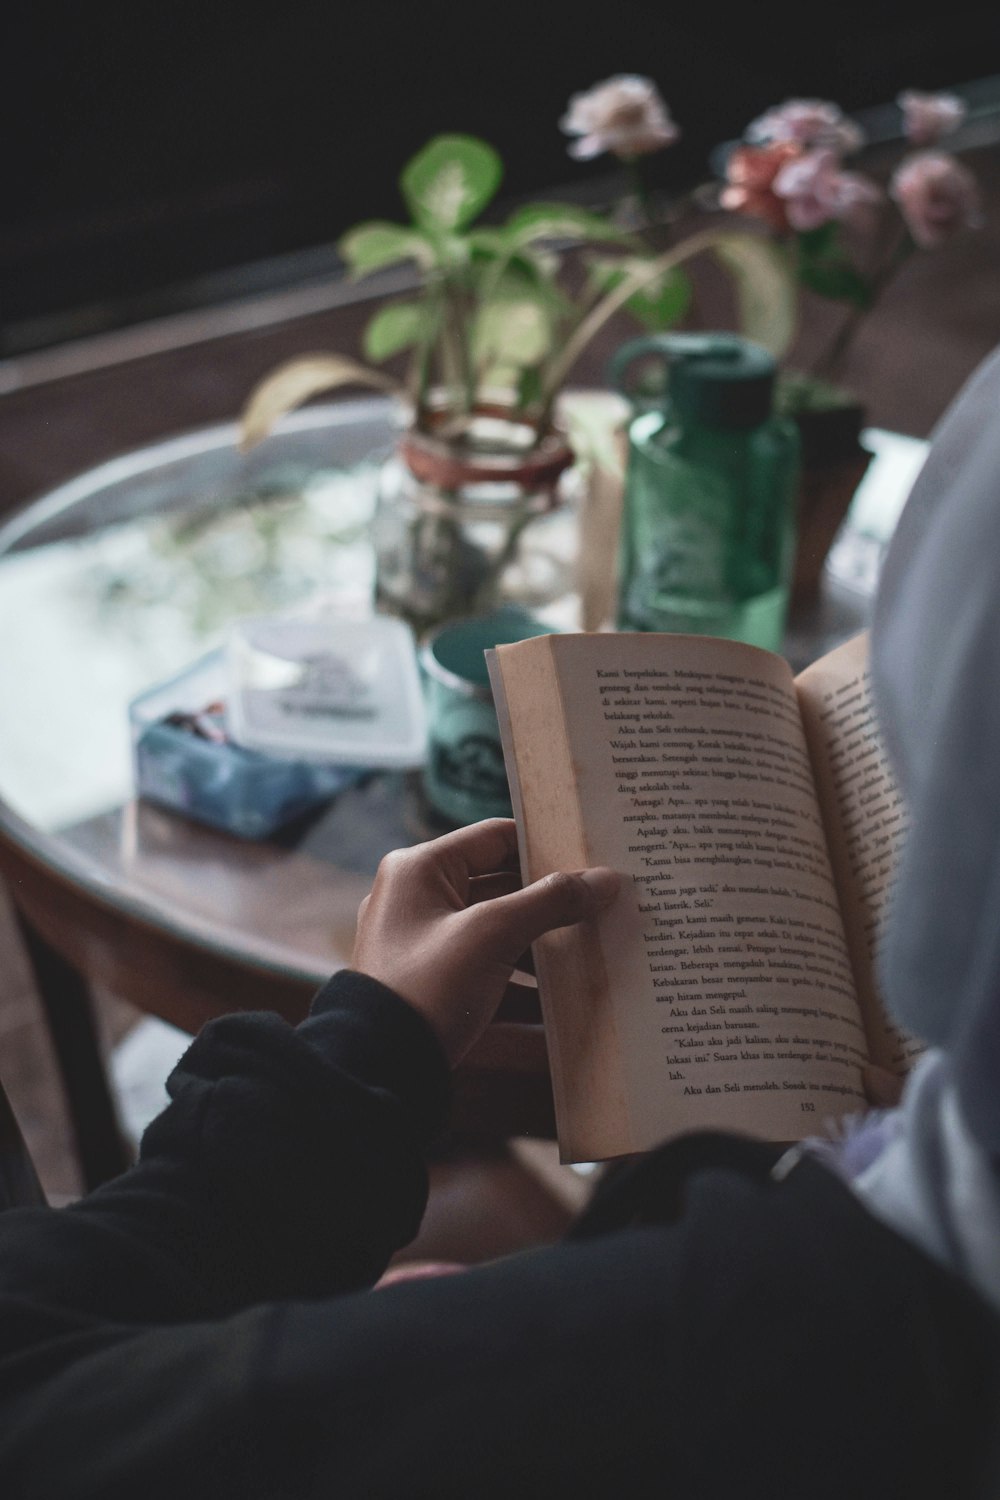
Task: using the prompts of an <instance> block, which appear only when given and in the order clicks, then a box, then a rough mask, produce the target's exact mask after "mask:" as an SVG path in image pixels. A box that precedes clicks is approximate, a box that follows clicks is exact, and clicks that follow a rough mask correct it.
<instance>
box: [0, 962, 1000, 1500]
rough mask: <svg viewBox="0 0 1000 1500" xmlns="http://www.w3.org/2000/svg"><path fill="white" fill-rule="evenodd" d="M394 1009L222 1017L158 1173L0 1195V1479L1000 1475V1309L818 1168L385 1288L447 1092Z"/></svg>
mask: <svg viewBox="0 0 1000 1500" xmlns="http://www.w3.org/2000/svg"><path fill="white" fill-rule="evenodd" d="M345 986H346V988H345ZM404 1011H405V1007H402V1003H401V1002H400V1001H398V1000H397V999H396V998H395V997H393V996H391V995H389V994H387V993H386V992H380V991H378V990H377V988H372V986H371V985H370V984H367V983H365V982H363V981H360V980H356V981H352V980H344V981H341V982H340V983H339V984H338V985H335V986H334V988H333V990H332V991H328V992H327V994H326V996H325V998H324V1000H323V1001H322V1002H321V1003H320V1006H319V1008H318V1012H317V1014H316V1016H315V1017H314V1019H313V1020H311V1021H309V1022H308V1023H306V1025H305V1026H303V1027H301V1028H299V1030H298V1032H297V1033H294V1034H292V1033H290V1032H289V1031H287V1029H285V1028H282V1027H281V1026H280V1024H278V1023H274V1022H272V1021H268V1020H255V1019H250V1018H246V1019H241V1020H240V1021H235V1020H234V1021H232V1022H229V1021H227V1022H224V1023H221V1024H220V1025H218V1026H217V1027H215V1028H214V1030H210V1032H207V1033H206V1034H205V1036H204V1037H203V1038H202V1039H201V1041H200V1042H199V1043H196V1044H195V1046H194V1047H193V1048H192V1049H191V1052H190V1053H189V1054H188V1056H187V1058H186V1059H185V1062H184V1064H183V1067H182V1070H181V1072H180V1074H179V1075H177V1077H176V1078H175V1082H174V1096H175V1097H174V1103H173V1104H172V1105H171V1107H170V1110H169V1111H168V1112H167V1114H166V1115H165V1116H164V1117H163V1118H162V1119H161V1121H160V1122H159V1123H158V1125H157V1126H156V1127H155V1128H154V1130H153V1132H152V1133H151V1135H150V1136H149V1137H148V1138H147V1140H146V1142H145V1146H144V1161H143V1162H142V1163H141V1164H140V1166H139V1167H137V1168H136V1169H135V1170H134V1171H133V1172H132V1173H130V1174H127V1175H126V1176H125V1177H124V1178H123V1179H121V1181H120V1182H119V1183H118V1184H116V1185H114V1186H112V1187H109V1188H108V1189H106V1190H104V1191H103V1192H101V1193H99V1194H96V1195H92V1196H91V1198H89V1199H88V1200H86V1201H85V1202H84V1203H82V1204H81V1205H80V1206H79V1207H78V1208H75V1209H73V1210H67V1211H61V1212H59V1213H54V1212H50V1213H48V1214H46V1213H44V1212H43V1213H41V1214H39V1213H35V1214H24V1215H18V1214H12V1215H10V1216H8V1217H7V1218H0V1289H2V1299H3V1300H2V1303H0V1340H2V1347H0V1494H2V1495H3V1497H4V1500H29V1497H30V1500H42V1497H44V1500H82V1497H95V1500H96V1497H100V1500H119V1497H121V1500H126V1497H127V1500H135V1497H136V1496H142V1497H143V1500H161V1497H162V1500H168V1497H169V1500H178V1497H183V1500H209V1497H211V1500H293V1497H295V1500H306V1497H309V1500H313V1497H315V1500H331V1497H334V1496H335V1497H337V1500H345V1497H355V1496H357V1497H365V1500H373V1497H382V1496H385V1497H401V1496H423V1497H432V1500H444V1497H455V1500H468V1497H471V1496H475V1497H477V1500H483V1497H496V1500H509V1497H510V1496H513V1495H517V1496H539V1497H542V1496H544V1497H546V1500H548V1497H551V1496H557V1495H572V1496H573V1497H574V1500H576V1497H579V1496H591V1495H593V1496H598V1495H599V1496H602V1497H606V1496H611V1495H628V1496H630V1497H631V1496H646V1495H649V1496H653V1495H655V1496H657V1497H662V1496H664V1495H666V1496H677V1497H684V1500H687V1497H699V1500H731V1497H732V1496H733V1495H739V1496H741V1500H757V1497H759V1500H765V1497H766V1500H774V1497H775V1496H786V1495H787V1496H800V1495H801V1496H807V1495H808V1496H809V1500H843V1497H844V1496H845V1495H851V1496H852V1497H854V1500H887V1497H890V1496H897V1495H899V1496H902V1495H906V1496H908V1497H913V1496H918V1495H928V1496H929V1495H931V1494H933V1495H934V1496H935V1497H937V1496H941V1495H948V1496H949V1500H959V1497H961V1500H965V1497H968V1496H972V1495H975V1496H976V1497H977V1500H979V1497H980V1495H982V1496H983V1500H985V1497H986V1496H987V1495H989V1496H991V1497H992V1496H993V1495H994V1494H995V1493H996V1492H995V1490H990V1489H987V1488H980V1487H979V1480H980V1478H981V1476H982V1475H983V1473H984V1472H985V1470H984V1464H985V1462H986V1461H987V1459H989V1458H990V1457H991V1456H995V1450H992V1451H991V1452H988V1451H987V1445H988V1442H989V1441H990V1439H991V1437H992V1438H994V1439H995V1437H996V1433H997V1426H996V1413H997V1411H998V1410H1000V1375H998V1371H1000V1355H998V1349H1000V1340H998V1338H997V1320H996V1318H995V1315H994V1314H992V1313H991V1311H990V1310H989V1309H988V1308H985V1307H984V1305H983V1304H982V1303H981V1302H980V1301H979V1299H977V1298H975V1297H974V1296H973V1295H972V1294H971V1293H970V1292H968V1290H967V1289H966V1288H964V1287H963V1286H961V1284H959V1283H956V1282H954V1280H953V1279H952V1278H951V1277H949V1276H948V1275H947V1274H946V1273H944V1272H942V1271H941V1270H940V1269H939V1268H937V1267H935V1266H933V1265H931V1263H930V1262H928V1261H927V1260H926V1259H925V1258H924V1257H923V1256H921V1255H920V1254H919V1253H918V1252H917V1251H915V1250H913V1249H912V1248H911V1247H910V1246H908V1245H906V1244H905V1243H904V1242H902V1241H901V1240H899V1239H898V1238H897V1237H896V1236H895V1235H893V1234H892V1233H891V1232H890V1231H889V1230H888V1229H886V1228H885V1227H884V1226H882V1225H880V1224H878V1223H876V1221H875V1220H873V1219H871V1218H870V1217H869V1216H868V1215H867V1214H866V1213H865V1211H864V1210H863V1209H862V1207H861V1206H860V1204H859V1203H858V1202H857V1201H856V1200H855V1199H854V1198H853V1197H852V1196H851V1194H850V1193H849V1192H848V1190H847V1189H846V1188H845V1187H844V1186H843V1185H842V1184H840V1183H839V1182H837V1181H836V1179H834V1178H833V1177H832V1176H831V1175H830V1174H829V1173H828V1172H826V1171H825V1170H824V1169H823V1168H822V1167H820V1166H817V1165H816V1164H814V1163H803V1164H802V1165H801V1166H799V1167H797V1168H796V1169H795V1170H794V1171H793V1172H792V1173H791V1174H790V1176H789V1177H788V1178H787V1179H786V1180H785V1181H784V1182H782V1183H781V1184H775V1183H773V1181H771V1179H770V1178H760V1177H758V1178H756V1179H751V1178H750V1177H748V1176H747V1175H746V1174H745V1173H744V1172H743V1171H742V1170H741V1169H740V1166H739V1162H738V1161H737V1163H736V1165H735V1166H734V1167H732V1168H726V1167H725V1166H720V1165H718V1164H717V1163H716V1164H715V1165H714V1166H713V1167H712V1168H711V1169H708V1170H704V1171H698V1170H694V1169H691V1170H688V1169H685V1172H684V1177H685V1179H686V1181H685V1185H684V1187H683V1191H682V1192H681V1193H680V1194H679V1195H678V1198H677V1216H676V1219H675V1221H674V1222H670V1223H666V1224H664V1223H655V1222H652V1223H648V1224H642V1225H638V1226H635V1225H633V1227H628V1228H624V1229H620V1230H618V1231H616V1232H611V1233H601V1234H597V1235H595V1236H594V1237H592V1238H589V1239H583V1240H578V1241H576V1242H574V1243H567V1244H563V1245H559V1246H554V1247H550V1248H547V1249H543V1250H540V1251H536V1252H532V1253H530V1254H525V1255H521V1256H515V1257H511V1258H509V1259H507V1260H505V1261H503V1262H498V1263H496V1264H494V1265H490V1266H484V1267H480V1268H477V1269H475V1270H470V1271H467V1272H465V1273H464V1274H459V1275H454V1276H448V1277H442V1278H437V1279H436V1280H431V1281H421V1282H412V1283H408V1284H402V1285H398V1286H394V1287H389V1288H386V1289H384V1290H379V1291H371V1290H368V1289H366V1288H367V1283H368V1282H370V1280H371V1278H372V1276H373V1275H375V1274H376V1272H377V1271H378V1269H379V1268H380V1266H381V1264H382V1263H383V1262H384V1259H385V1257H386V1255H387V1254H388V1251H389V1249H390V1248H391V1247H392V1245H393V1244H394V1243H398V1242H399V1241H400V1239H402V1238H405V1237H406V1235H408V1234H409V1233H410V1232H411V1231H412V1229H413V1227H414V1226H415V1223H416V1219H417V1217H418V1216H419V1211H420V1206H421V1203H422V1201H423V1179H422V1174H421V1169H420V1166H419V1161H418V1158H417V1155H416V1150H415V1147H414V1145H413V1141H412V1137H413V1135H414V1134H419V1133H420V1132H421V1130H423V1131H424V1132H426V1131H427V1130H429V1129H432V1128H433V1126H434V1122H435V1121H436V1119H438V1118H439V1113H438V1111H439V1109H440V1107H441V1105H442V1103H443V1100H444V1096H445V1093H446V1089H445V1083H444V1071H443V1070H444V1063H443V1059H442V1058H441V1056H440V1054H439V1052H438V1051H437V1050H436V1044H435V1043H434V1041H433V1038H432V1037H431V1036H430V1035H429V1033H428V1032H427V1031H426V1029H425V1028H424V1027H423V1024H422V1023H421V1022H420V1021H419V1018H418V1017H417V1016H416V1015H415V1014H412V1013H406V1014H404V1013H403V1012H404ZM250 1080H253V1082H252V1084H251V1083H250ZM310 1146H311V1149H310ZM304 1152H305V1153H306V1154H305V1155H304V1154H303V1153H304ZM310 1157H311V1159H310ZM303 1200H304V1201H303ZM591 1226H592V1227H593V1220H591ZM351 1288H361V1289H360V1290H351ZM258 1299H260V1300H258ZM263 1299H269V1300H263ZM993 1472H994V1477H995V1471H993Z"/></svg>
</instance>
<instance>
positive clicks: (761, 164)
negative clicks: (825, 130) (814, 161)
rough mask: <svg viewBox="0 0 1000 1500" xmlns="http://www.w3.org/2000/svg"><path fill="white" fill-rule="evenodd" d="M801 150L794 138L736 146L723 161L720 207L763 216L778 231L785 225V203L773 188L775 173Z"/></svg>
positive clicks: (784, 227) (795, 157)
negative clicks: (724, 181) (724, 163)
mask: <svg viewBox="0 0 1000 1500" xmlns="http://www.w3.org/2000/svg"><path fill="white" fill-rule="evenodd" d="M801 155H802V151H801V148H800V147H799V146H796V145H795V143H794V142H793V141H779V142H777V143H776V144H774V145H773V146H737V148H736V150H735V151H732V152H731V153H730V156H729V160H728V161H727V163H726V186H725V187H724V188H723V190H722V192H721V193H720V195H719V202H720V204H721V205H722V207H723V208H728V209H730V210H731V211H732V212H733V213H738V214H752V215H753V217H754V218H756V219H763V220H764V222H765V224H770V226H771V228H772V229H776V230H777V231H778V232H779V234H780V233H784V232H785V231H786V230H787V229H788V227H789V225H788V205H787V204H786V203H785V201H784V199H782V198H779V197H778V195H777V194H776V193H775V191H774V182H775V179H776V177H777V176H778V173H779V172H780V171H781V170H782V169H783V168H784V167H785V166H786V165H787V164H788V163H789V162H794V161H796V160H798V158H799V157H801Z"/></svg>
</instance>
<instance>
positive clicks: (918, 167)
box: [889, 151, 983, 250]
mask: <svg viewBox="0 0 1000 1500" xmlns="http://www.w3.org/2000/svg"><path fill="white" fill-rule="evenodd" d="M889 192H890V194H891V195H892V197H893V198H895V200H896V202H897V203H898V204H899V211H900V213H901V214H902V215H903V218H904V219H905V220H906V226H907V228H908V229H909V231H910V233H911V234H912V236H913V238H914V239H915V240H916V242H917V244H918V245H921V246H922V247H923V248H924V249H925V250H931V249H934V248H935V247H936V246H937V245H943V244H944V242H945V241H946V240H949V239H951V238H952V236H953V235H955V234H957V233H958V231H959V230H960V229H967V228H977V227H978V226H979V225H980V224H981V223H982V222H983V217H982V212H981V209H980V203H979V189H978V188H977V186H976V179H975V178H974V177H973V175H972V173H971V172H970V171H969V170H968V168H967V167H963V166H962V164H961V162H959V161H957V160H956V159H955V157H954V156H948V155H947V154H946V153H945V152H943V151H922V152H919V153H918V154H917V155H916V156H908V157H907V158H906V160H905V161H904V162H903V163H902V164H901V165H900V166H899V167H898V168H897V170H896V172H895V174H894V175H893V178H892V181H891V182H890V184H889Z"/></svg>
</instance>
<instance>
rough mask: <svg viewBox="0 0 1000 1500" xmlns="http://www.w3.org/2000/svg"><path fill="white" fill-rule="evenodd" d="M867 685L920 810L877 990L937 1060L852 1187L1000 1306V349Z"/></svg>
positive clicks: (915, 501) (915, 541) (972, 403)
mask: <svg viewBox="0 0 1000 1500" xmlns="http://www.w3.org/2000/svg"><path fill="white" fill-rule="evenodd" d="M872 674H873V682H874V691H875V702H876V707H877V711H878V716H879V722H880V725H881V729H882V733H883V735H884V738H885V742H886V746H887V749H888V753H889V757H890V760H891V761H892V763H893V767H894V769H895V772H896V775H897V778H898V780H899V784H900V787H901V789H902V792H903V795H904V797H905V799H906V802H907V804H908V808H909V812H910V816H911V826H910V832H909V834H908V836H907V841H906V844H905V847H904V850H903V855H902V860H901V864H900V869H899V876H898V881H897V885H896V888H895V891H894V894H893V899H892V904H891V910H890V917H889V922H888V927H887V931H886V936H885V940H884V943H883V945H882V949H881V952H880V956H879V962H880V969H881V982H882V990H883V994H884V995H885V998H886V1003H887V1005H888V1008H889V1010H890V1011H891V1012H892V1014H893V1015H894V1016H895V1018H896V1019H897V1020H898V1021H899V1022H900V1024H901V1025H902V1026H904V1027H905V1028H906V1029H907V1030H908V1031H910V1032H912V1033H914V1034H916V1035H917V1036H919V1037H921V1038H923V1039H924V1040H925V1041H927V1042H928V1043H929V1044H930V1047H931V1050H930V1051H929V1052H928V1054H927V1055H926V1056H925V1057H924V1058H923V1059H922V1060H921V1062H920V1063H919V1064H918V1066H917V1068H916V1069H915V1070H914V1073H913V1075H912V1076H911V1078H910V1080H909V1081H908V1083H907V1087H906V1090H905V1092H904V1097H903V1103H902V1106H901V1108H900V1109H899V1110H897V1111H895V1112H894V1113H893V1115H892V1116H890V1117H889V1118H888V1119H887V1120H886V1121H885V1122H884V1125H885V1126H886V1127H887V1128H886V1129H885V1130H884V1134H883V1140H884V1142H885V1144H884V1146H883V1148H882V1149H881V1150H880V1151H879V1152H878V1154H877V1155H876V1156H875V1160H874V1161H873V1162H872V1163H871V1165H869V1166H867V1167H866V1168H865V1169H864V1170H863V1171H862V1172H861V1173H860V1175H859V1176H858V1177H857V1178H856V1180H855V1187H856V1190H857V1191H858V1192H859V1193H860V1195H861V1196H862V1197H863V1198H864V1199H865V1201H866V1202H867V1203H868V1205H869V1207H870V1208H871V1209H872V1211H873V1212H875V1213H876V1214H878V1215H879V1216H881V1217H882V1218H884V1219H885V1220H886V1221H887V1222H889V1223H891V1224H893V1225H894V1227H896V1228H897V1229H898V1230H899V1231H900V1232H901V1233H903V1234H905V1235H907V1236H908V1237H909V1238H911V1239H913V1240H915V1241H916V1242H917V1243H919V1244H920V1245H922V1246H923V1248H924V1249H925V1250H927V1252H928V1253H929V1254H931V1255H933V1256H934V1257H935V1258H937V1259H938V1260H940V1261H942V1262H943V1263H944V1264H946V1265H949V1266H950V1267H951V1268H952V1269H953V1270H955V1271H957V1272H958V1273H959V1274H960V1275H962V1276H964V1277H965V1278H966V1279H967V1280H969V1281H970V1282H971V1283H972V1284H973V1285H975V1286H976V1287H977V1288H978V1289H979V1290H980V1291H981V1292H982V1293H983V1295H984V1296H986V1297H987V1298H989V1300H991V1301H992V1302H994V1303H995V1304H996V1305H997V1306H1000V351H997V352H996V353H994V354H993V355H991V356H990V358H989V359H987V360H986V361H985V363H984V364H983V365H981V366H980V368H979V369H978V370H977V371H976V372H975V374H974V375H973V377H972V378H971V379H970V380H969V382H968V383H967V385H966V386H965V387H964V388H963V390H962V391H961V392H960V393H959V396H958V397H957V398H956V400H955V402H954V404H953V406H952V407H951V409H950V410H949V411H948V412H947V413H946V415H945V417H944V418H943V419H942V421H941V423H940V424H939V426H938V428H937V429H936V431H935V433H934V435H933V440H932V444H931V450H930V453H929V455H928V458H927V462H926V464H925V465H924V468H923V470H922V471H921V473H920V475H919V477H918V479H917V481H916V484H915V486H914V488H913V491H912V493H911V495H910V498H909V500H908V501H907V504H906V508H905V510H904V512H903V515H902V517H901V518H900V522H899V525H898V528H897V530H896V533H895V535H894V537H893V541H892V543H891V546H890V549H889V554H888V557H887V559H886V563H885V567H884V570H883V573H882V578H881V581H880V585H879V592H878V598H877V600H876V608H875V618H874V625H873V629H872Z"/></svg>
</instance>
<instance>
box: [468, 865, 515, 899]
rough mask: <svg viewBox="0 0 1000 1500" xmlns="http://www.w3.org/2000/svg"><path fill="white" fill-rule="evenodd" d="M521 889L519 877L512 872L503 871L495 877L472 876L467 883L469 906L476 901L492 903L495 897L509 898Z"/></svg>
mask: <svg viewBox="0 0 1000 1500" xmlns="http://www.w3.org/2000/svg"><path fill="white" fill-rule="evenodd" d="M520 889H521V877H520V875H518V874H517V873H516V872H515V871H514V870H505V871H502V872H501V873H500V874H497V875H474V876H473V877H472V879H471V880H470V881H469V905H470V906H472V905H474V904H475V903H476V902H477V901H492V900H493V899H494V898H495V897H497V896H509V895H510V894H511V892H512V891H519V890H520Z"/></svg>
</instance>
